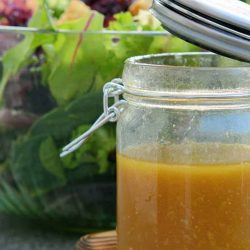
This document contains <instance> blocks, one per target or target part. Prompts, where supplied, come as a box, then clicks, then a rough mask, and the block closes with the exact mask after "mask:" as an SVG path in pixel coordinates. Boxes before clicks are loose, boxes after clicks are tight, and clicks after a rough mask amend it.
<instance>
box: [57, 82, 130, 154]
mask: <svg viewBox="0 0 250 250" xmlns="http://www.w3.org/2000/svg"><path fill="white" fill-rule="evenodd" d="M123 93H124V86H123V83H122V79H120V78H117V79H113V80H112V81H111V82H108V83H106V84H105V85H104V87H103V113H102V114H101V116H100V117H99V118H98V119H97V120H96V122H95V123H94V124H93V125H92V126H91V127H90V128H89V130H87V131H86V132H85V133H83V134H82V135H80V136H79V137H78V138H76V139H75V140H73V141H72V142H70V143H69V144H68V145H66V146H65V147H64V148H63V149H62V152H61V154H60V157H64V156H66V155H68V154H70V153H72V152H73V151H75V150H77V149H78V148H79V147H80V146H81V145H82V144H83V143H84V142H85V141H86V140H87V139H88V138H89V136H90V135H92V134H93V133H94V132H95V131H96V130H97V129H99V128H100V127H102V126H103V125H105V124H106V123H108V122H116V121H117V120H118V119H119V117H120V114H121V112H122V110H123V108H122V104H125V103H126V101H125V100H123V99H120V96H121V95H122V94H123ZM110 98H113V99H114V103H113V105H111V106H109V99H110Z"/></svg>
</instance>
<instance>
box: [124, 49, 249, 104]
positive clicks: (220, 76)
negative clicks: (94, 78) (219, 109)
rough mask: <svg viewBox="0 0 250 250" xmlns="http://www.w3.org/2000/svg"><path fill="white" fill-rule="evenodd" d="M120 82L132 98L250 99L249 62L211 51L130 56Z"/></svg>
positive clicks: (176, 99)
mask: <svg viewBox="0 0 250 250" xmlns="http://www.w3.org/2000/svg"><path fill="white" fill-rule="evenodd" d="M123 83H124V91H125V98H127V99H130V100H132V99H133V101H136V100H138V101H142V99H144V100H146V99H151V101H154V102H158V101H159V102H168V103H169V102H172V103H181V105H184V103H191V102H195V104H197V103H203V104H206V103H211V102H213V103H214V105H217V103H225V102H227V103H236V102H238V103H241V102H248V104H247V105H248V106H249V103H250V64H249V63H245V62H241V61H237V60H233V59H230V58H227V57H223V56H220V55H217V54H214V53H211V52H191V53H161V54H152V55H146V56H136V57H132V58H129V59H127V61H126V63H125V67H124V71H123ZM133 96H134V97H135V98H133Z"/></svg>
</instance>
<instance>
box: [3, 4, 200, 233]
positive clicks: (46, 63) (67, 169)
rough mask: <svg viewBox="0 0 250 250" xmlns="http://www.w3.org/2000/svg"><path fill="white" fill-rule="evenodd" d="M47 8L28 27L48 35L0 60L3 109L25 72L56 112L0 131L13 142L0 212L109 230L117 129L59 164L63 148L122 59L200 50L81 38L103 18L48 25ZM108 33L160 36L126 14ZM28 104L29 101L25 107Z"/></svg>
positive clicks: (143, 40) (140, 38)
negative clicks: (21, 126)
mask: <svg viewBox="0 0 250 250" xmlns="http://www.w3.org/2000/svg"><path fill="white" fill-rule="evenodd" d="M46 2H47V1H45V4H43V5H41V8H39V9H38V11H37V12H36V13H35V15H34V16H33V18H32V19H31V20H30V22H29V27H37V28H40V29H42V30H47V32H44V33H43V32H39V33H36V32H34V33H25V34H24V38H23V40H22V41H21V42H20V43H19V44H18V45H17V46H16V47H14V48H11V49H9V50H8V51H7V52H6V53H5V54H4V56H3V58H2V66H3V71H2V78H1V81H0V102H1V105H2V109H4V108H6V107H7V101H6V89H7V88H8V87H9V85H11V83H12V82H13V78H15V79H16V78H17V80H16V81H20V82H21V78H22V77H23V71H24V70H25V69H28V70H29V71H30V72H38V73H39V77H38V80H37V81H34V82H33V81H32V83H31V85H32V84H33V85H39V86H38V87H37V86H35V87H36V88H38V89H42V90H43V91H45V93H47V96H48V97H49V98H50V99H51V103H53V107H52V108H51V109H50V110H49V112H37V113H35V115H36V117H37V119H36V121H35V122H34V123H33V124H32V125H31V126H30V127H27V128H26V129H22V130H19V129H17V128H16V129H14V130H13V128H10V127H5V128H3V129H1V130H0V140H1V143H2V142H3V141H4V140H6V138H5V135H6V133H7V134H8V133H9V134H11V136H10V137H9V138H11V139H10V140H11V141H12V144H10V143H9V144H8V147H7V148H8V149H9V152H6V153H5V154H3V156H2V155H0V178H1V180H0V188H1V189H0V210H4V211H8V212H11V213H14V214H21V215H27V216H34V217H35V218H38V217H39V218H40V219H44V217H46V218H47V219H48V218H49V219H51V218H53V219H55V220H57V219H58V220H59V221H62V220H61V218H64V219H65V218H67V219H68V218H71V219H69V220H67V223H68V224H69V225H71V226H72V225H73V226H75V225H76V224H77V223H78V224H79V225H80V226H84V227H85V228H87V227H88V228H89V227H92V228H96V227H99V229H103V228H104V225H105V226H106V227H112V226H114V221H115V129H114V125H107V126H105V127H104V128H102V129H100V130H98V131H97V132H96V133H95V135H93V136H92V137H91V138H90V139H89V140H88V142H87V143H86V144H85V145H84V147H81V148H80V149H79V150H78V151H77V152H75V153H72V154H71V155H69V156H67V157H66V158H64V159H60V158H59V152H60V149H61V147H62V146H63V145H65V144H66V143H67V142H69V141H70V140H71V139H73V138H75V137H76V136H78V135H79V134H81V133H82V132H83V131H85V130H87V129H88V128H89V127H90V125H91V124H92V123H93V122H94V121H95V119H96V118H97V117H98V116H99V115H100V113H101V112H102V87H103V84H104V83H105V82H107V81H110V80H111V79H112V78H116V77H119V76H120V75H121V72H122V68H123V62H124V60H125V59H126V58H128V57H130V56H134V55H141V54H147V53H158V52H165V51H181V50H183V48H184V50H186V51H187V50H189V51H190V50H191V51H194V50H197V48H196V47H195V46H193V45H189V44H187V43H185V42H184V41H181V40H179V39H177V38H174V37H167V36H166V37H165V36H144V35H121V34H120V35H119V34H115V35H110V34H104V33H99V34H93V33H91V32H87V33H86V31H95V32H96V31H99V32H101V31H103V20H104V16H103V15H102V14H100V13H98V12H95V11H89V12H86V13H84V15H83V16H82V17H80V18H78V19H75V20H66V21H64V22H63V23H60V24H58V23H57V22H56V21H55V20H54V19H51V16H50V13H49V12H48V5H46ZM56 29H64V30H65V29H67V30H70V31H71V32H70V33H63V32H56ZM109 29H111V30H114V31H124V30H127V31H151V30H162V28H161V27H160V25H159V26H158V27H157V28H156V27H155V26H154V27H152V26H151V25H150V22H146V23H145V22H143V23H142V22H140V20H136V21H135V19H134V17H132V15H131V14H130V13H129V12H126V13H120V14H117V15H116V16H115V21H113V22H112V23H111V24H110V26H109ZM17 76H19V78H18V77H17ZM35 82H36V83H35ZM33 85H32V86H33ZM39 93H40V92H39ZM38 96H39V95H38ZM43 101H44V100H43V99H41V102H43ZM46 102H47V101H46ZM32 105H33V103H32V102H31V103H30V104H29V106H32ZM43 105H46V103H45V102H44V103H43ZM24 111H25V112H30V110H24ZM6 131H8V132H6ZM105 183H106V184H105ZM89 192H90V193H89ZM91 192H92V194H91ZM64 221H65V220H64Z"/></svg>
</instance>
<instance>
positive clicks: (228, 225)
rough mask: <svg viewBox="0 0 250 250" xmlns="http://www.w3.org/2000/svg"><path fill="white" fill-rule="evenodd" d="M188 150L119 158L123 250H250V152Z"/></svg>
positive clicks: (137, 152)
mask: <svg viewBox="0 0 250 250" xmlns="http://www.w3.org/2000/svg"><path fill="white" fill-rule="evenodd" d="M185 150H186V148H184V147H183V146H182V147H179V146H176V147H172V148H167V147H165V148H164V147H163V146H161V147H160V146H150V147H149V146H145V147H140V148H132V149H130V150H128V151H127V153H125V154H124V155H121V154H120V155H119V154H118V159H117V161H118V238H119V240H118V242H119V243H118V249H119V250H250V148H249V147H246V146H245V147H243V146H237V145H236V146H233V145H227V146H225V145H219V146H218V145H217V146H213V145H212V144H211V145H203V146H194V145H193V146H192V147H191V146H189V151H188V152H187V153H186V152H185ZM190 152H191V153H190ZM126 155H129V157H128V156H126ZM142 159H143V160H142Z"/></svg>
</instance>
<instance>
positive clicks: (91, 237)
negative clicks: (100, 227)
mask: <svg viewBox="0 0 250 250" xmlns="http://www.w3.org/2000/svg"><path fill="white" fill-rule="evenodd" d="M76 249H77V250H117V234H116V231H108V232H103V233H97V234H88V235H85V236H83V237H81V238H80V240H79V241H78V243H77V246H76Z"/></svg>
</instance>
